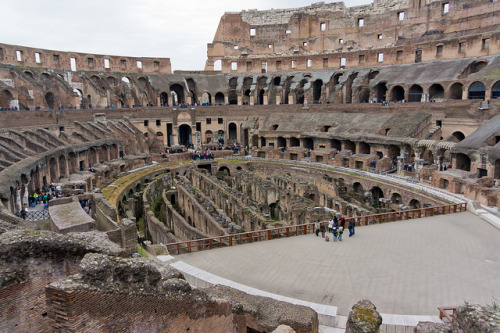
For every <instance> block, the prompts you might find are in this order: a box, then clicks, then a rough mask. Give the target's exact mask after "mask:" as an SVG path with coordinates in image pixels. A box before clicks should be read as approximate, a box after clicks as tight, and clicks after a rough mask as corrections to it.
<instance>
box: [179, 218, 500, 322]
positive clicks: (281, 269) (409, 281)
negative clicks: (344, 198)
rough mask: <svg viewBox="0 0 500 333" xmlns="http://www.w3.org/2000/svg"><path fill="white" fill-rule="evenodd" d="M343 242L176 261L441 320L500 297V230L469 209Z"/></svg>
mask: <svg viewBox="0 0 500 333" xmlns="http://www.w3.org/2000/svg"><path fill="white" fill-rule="evenodd" d="M346 234H347V233H344V236H346V237H344V241H342V242H336V243H333V242H328V243H327V242H325V241H324V239H322V238H321V237H319V238H318V237H316V236H315V235H306V236H299V237H293V238H288V239H280V240H273V241H266V242H262V243H254V244H248V245H242V246H235V247H232V248H224V249H216V250H210V251H203V252H199V253H191V254H184V255H180V256H176V257H175V258H176V260H182V261H184V262H186V263H188V264H190V265H193V266H195V267H198V268H200V269H203V270H205V271H207V272H210V273H212V274H215V275H218V276H221V277H223V278H226V279H230V280H233V281H235V282H238V283H241V284H245V285H248V286H250V287H254V288H257V289H262V290H264V291H268V292H272V293H276V294H280V295H284V296H288V297H293V298H297V299H301V300H305V301H310V302H315V303H321V304H327V305H334V306H337V307H338V314H339V315H347V314H348V312H349V310H350V307H351V306H352V305H353V304H355V303H356V302H357V301H358V300H360V299H363V298H367V299H370V300H371V301H372V302H373V303H374V304H375V305H376V306H377V309H378V310H379V311H380V312H383V313H393V314H407V315H434V316H435V315H437V314H438V310H437V307H438V306H449V305H460V304H463V303H464V301H470V302H474V303H481V304H487V303H488V304H491V303H492V301H495V300H496V301H497V302H498V299H500V251H498V250H499V247H500V231H499V230H498V229H497V228H495V227H493V226H492V225H491V224H489V223H487V222H485V221H484V220H482V219H480V218H479V217H477V216H475V215H473V214H471V213H468V212H465V213H459V214H451V215H443V216H435V217H430V218H425V219H418V220H410V221H402V222H396V223H387V224H382V225H372V226H368V227H358V228H356V235H355V236H354V237H353V238H349V237H347V235H346Z"/></svg>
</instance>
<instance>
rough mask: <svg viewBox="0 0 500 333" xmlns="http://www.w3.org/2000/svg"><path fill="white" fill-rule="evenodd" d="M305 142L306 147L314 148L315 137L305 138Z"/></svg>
mask: <svg viewBox="0 0 500 333" xmlns="http://www.w3.org/2000/svg"><path fill="white" fill-rule="evenodd" d="M303 143H304V148H307V149H314V139H313V138H304V139H303Z"/></svg>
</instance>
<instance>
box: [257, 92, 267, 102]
mask: <svg viewBox="0 0 500 333" xmlns="http://www.w3.org/2000/svg"><path fill="white" fill-rule="evenodd" d="M265 93H266V92H265V91H264V89H261V90H260V91H259V99H258V100H257V104H260V105H264V94H265Z"/></svg>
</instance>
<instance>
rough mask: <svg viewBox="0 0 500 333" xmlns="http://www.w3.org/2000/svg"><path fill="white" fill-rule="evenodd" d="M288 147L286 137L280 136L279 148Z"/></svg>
mask: <svg viewBox="0 0 500 333" xmlns="http://www.w3.org/2000/svg"><path fill="white" fill-rule="evenodd" d="M282 147H283V148H286V139H285V138H284V137H282V136H279V137H278V148H282Z"/></svg>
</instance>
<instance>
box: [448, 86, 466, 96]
mask: <svg viewBox="0 0 500 333" xmlns="http://www.w3.org/2000/svg"><path fill="white" fill-rule="evenodd" d="M463 91H464V85H463V84H461V83H458V82H456V83H453V84H452V85H451V87H450V99H462V95H463Z"/></svg>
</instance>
